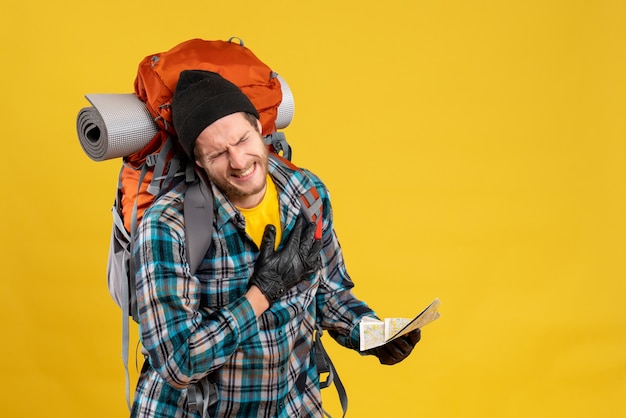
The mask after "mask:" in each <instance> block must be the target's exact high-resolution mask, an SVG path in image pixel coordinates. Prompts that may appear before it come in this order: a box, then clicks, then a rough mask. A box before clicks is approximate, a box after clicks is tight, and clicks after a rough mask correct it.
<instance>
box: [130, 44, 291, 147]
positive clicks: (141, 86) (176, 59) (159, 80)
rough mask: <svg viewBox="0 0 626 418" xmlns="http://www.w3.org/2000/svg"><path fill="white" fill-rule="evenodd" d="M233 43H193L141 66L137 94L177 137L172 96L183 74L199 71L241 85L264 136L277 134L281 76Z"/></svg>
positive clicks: (245, 49) (158, 121)
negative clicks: (173, 118) (255, 113)
mask: <svg viewBox="0 0 626 418" xmlns="http://www.w3.org/2000/svg"><path fill="white" fill-rule="evenodd" d="M232 39H233V38H231V40H232ZM231 40H228V41H222V40H214V41H206V40H202V39H191V40H188V41H185V42H182V43H180V44H178V45H176V46H175V47H173V48H172V49H170V50H169V51H167V52H162V53H157V54H152V55H148V56H146V57H145V58H144V59H143V60H142V61H141V62H140V63H139V68H138V71H137V77H136V78H135V94H137V96H138V97H139V98H140V99H141V100H142V101H144V102H145V103H146V107H147V108H148V111H149V112H150V113H151V114H152V115H153V116H154V117H155V119H156V121H157V123H158V124H159V126H160V127H161V128H162V129H164V130H166V131H167V132H169V133H172V134H176V132H175V131H174V126H173V125H172V112H171V108H170V104H171V100H172V95H173V92H174V90H175V88H176V83H177V82H178V76H179V74H180V72H181V71H183V70H189V69H196V70H206V71H213V72H216V73H219V74H220V75H221V76H222V77H224V78H226V79H227V80H229V81H230V82H232V83H234V84H235V85H237V86H238V87H239V88H240V89H241V91H242V92H243V93H244V94H246V95H247V96H248V98H249V99H250V101H251V102H252V104H253V105H254V107H255V108H256V109H257V111H258V112H259V115H260V119H261V125H262V127H263V135H269V134H271V133H273V132H274V131H276V116H277V114H278V107H279V105H280V103H281V101H282V91H281V85H280V81H279V80H278V79H277V74H276V73H275V72H273V71H272V69H271V68H270V67H268V66H267V65H266V64H265V63H263V62H262V61H261V60H259V59H258V58H257V57H256V55H254V53H252V51H250V50H249V49H248V48H246V47H244V46H243V43H237V42H231Z"/></svg>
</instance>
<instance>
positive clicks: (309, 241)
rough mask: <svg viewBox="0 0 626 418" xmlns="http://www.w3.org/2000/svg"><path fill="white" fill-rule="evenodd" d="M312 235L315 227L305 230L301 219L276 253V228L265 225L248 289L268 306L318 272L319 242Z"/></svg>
mask: <svg viewBox="0 0 626 418" xmlns="http://www.w3.org/2000/svg"><path fill="white" fill-rule="evenodd" d="M314 235H315V223H312V222H311V223H309V224H308V225H307V226H306V228H305V227H304V217H303V216H302V215H301V216H299V217H298V219H297V220H296V225H295V226H294V228H293V230H292V231H291V234H290V235H289V238H288V240H287V242H286V244H285V246H284V247H283V248H281V249H280V250H279V251H275V250H274V243H275V241H276V228H275V227H274V226H273V225H267V226H266V227H265V232H264V233H263V239H262V240H261V249H260V250H261V252H260V254H259V258H258V259H257V261H256V264H255V266H254V273H252V277H250V282H249V283H248V287H250V286H252V285H255V286H257V287H258V288H259V289H260V290H261V292H262V293H263V294H264V295H265V297H266V298H267V300H268V301H269V302H270V305H271V304H273V303H274V302H276V300H278V299H280V297H281V296H282V295H283V294H284V293H285V292H286V291H287V290H289V289H290V288H291V287H293V286H295V285H296V284H298V283H300V282H301V281H302V280H304V279H306V278H307V277H309V276H311V275H312V274H313V273H315V272H316V271H317V270H319V269H320V267H321V257H320V251H321V249H322V240H321V239H318V240H316V239H315V238H314Z"/></svg>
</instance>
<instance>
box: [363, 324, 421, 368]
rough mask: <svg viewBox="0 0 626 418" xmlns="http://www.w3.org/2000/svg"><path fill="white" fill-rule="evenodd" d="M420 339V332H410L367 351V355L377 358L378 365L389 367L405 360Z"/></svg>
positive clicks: (417, 330)
mask: <svg viewBox="0 0 626 418" xmlns="http://www.w3.org/2000/svg"><path fill="white" fill-rule="evenodd" d="M420 338H421V332H420V330H419V328H418V329H416V330H415V331H411V332H409V333H408V334H406V335H403V336H402V337H399V338H396V339H395V340H392V341H389V342H388V343H387V344H385V345H381V346H380V347H376V348H372V349H371V350H367V353H368V354H372V355H374V356H376V357H378V361H380V364H386V365H389V366H391V365H392V364H396V363H400V362H401V361H402V360H404V359H405V358H407V357H408V356H409V354H411V351H413V347H415V344H417V343H418V342H419V340H420Z"/></svg>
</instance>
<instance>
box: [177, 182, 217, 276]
mask: <svg viewBox="0 0 626 418" xmlns="http://www.w3.org/2000/svg"><path fill="white" fill-rule="evenodd" d="M183 211H184V219H185V245H186V248H187V254H188V260H189V268H190V269H191V274H195V272H196V270H197V269H198V267H199V266H200V263H201V262H202V260H203V259H204V256H205V254H206V252H207V251H208V250H209V247H210V246H211V235H212V231H213V193H212V192H211V188H210V187H209V185H208V184H207V183H206V181H204V179H202V178H198V179H196V180H195V181H194V182H193V183H191V184H190V185H189V186H188V187H187V191H186V192H185V201H184V202H183Z"/></svg>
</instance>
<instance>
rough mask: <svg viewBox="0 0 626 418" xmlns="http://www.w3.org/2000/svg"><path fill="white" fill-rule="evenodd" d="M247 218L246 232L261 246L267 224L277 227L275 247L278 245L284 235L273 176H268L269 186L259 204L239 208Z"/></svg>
mask: <svg viewBox="0 0 626 418" xmlns="http://www.w3.org/2000/svg"><path fill="white" fill-rule="evenodd" d="M237 209H239V211H240V212H241V214H242V215H243V216H244V218H246V233H247V234H248V235H249V236H250V237H251V238H252V241H254V242H255V243H256V245H257V247H259V248H261V239H262V238H263V232H265V226H266V225H274V226H275V227H276V242H275V244H274V248H276V247H278V244H279V243H280V238H281V235H282V231H281V227H280V212H279V210H278V192H277V190H276V185H275V184H274V181H273V180H272V178H271V177H270V176H269V175H268V176H267V188H266V190H265V196H263V200H262V201H261V203H259V204H258V205H257V206H255V207H253V208H250V209H243V208H239V207H238V208H237Z"/></svg>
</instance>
